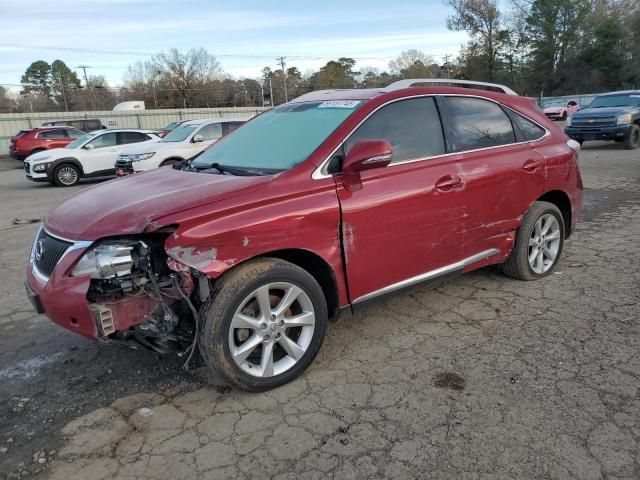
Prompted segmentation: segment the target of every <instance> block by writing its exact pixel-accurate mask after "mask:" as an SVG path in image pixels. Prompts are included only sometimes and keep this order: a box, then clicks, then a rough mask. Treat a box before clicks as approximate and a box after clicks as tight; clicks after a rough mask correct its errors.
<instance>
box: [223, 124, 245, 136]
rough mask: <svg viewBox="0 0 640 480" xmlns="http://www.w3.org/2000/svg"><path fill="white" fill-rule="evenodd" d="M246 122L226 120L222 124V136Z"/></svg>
mask: <svg viewBox="0 0 640 480" xmlns="http://www.w3.org/2000/svg"><path fill="white" fill-rule="evenodd" d="M243 123H244V122H225V123H223V124H222V136H223V137H224V136H226V135H229V134H230V133H231V132H233V131H234V130H235V129H236V128H238V127H239V126H240V125H242V124H243Z"/></svg>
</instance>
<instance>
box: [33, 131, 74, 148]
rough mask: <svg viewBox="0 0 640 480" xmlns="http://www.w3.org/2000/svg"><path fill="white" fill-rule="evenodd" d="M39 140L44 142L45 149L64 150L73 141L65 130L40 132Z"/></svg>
mask: <svg viewBox="0 0 640 480" xmlns="http://www.w3.org/2000/svg"><path fill="white" fill-rule="evenodd" d="M37 138H38V139H39V140H40V142H42V147H43V148H62V147H64V146H65V145H67V144H68V143H69V142H70V141H71V139H70V138H69V137H68V135H67V131H66V129H64V128H55V129H53V128H52V129H50V130H43V131H41V132H38V137H37Z"/></svg>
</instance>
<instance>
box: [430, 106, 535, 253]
mask: <svg viewBox="0 0 640 480" xmlns="http://www.w3.org/2000/svg"><path fill="white" fill-rule="evenodd" d="M439 105H440V106H441V111H442V115H443V123H444V126H445V128H444V130H445V136H446V141H447V148H448V151H450V152H456V153H459V154H460V155H459V159H458V164H459V168H460V176H461V178H462V181H463V182H464V205H465V212H466V216H465V243H464V246H463V255H464V256H470V255H475V254H477V253H478V252H483V251H488V250H500V251H504V250H505V249H506V248H509V246H510V236H512V235H513V232H514V231H515V230H516V229H517V228H518V226H519V225H520V221H521V219H522V215H524V213H525V212H526V211H527V210H528V209H529V206H530V205H531V203H532V202H533V201H535V200H536V199H537V198H538V197H539V196H540V195H542V193H543V192H544V180H545V177H544V159H543V157H542V156H541V155H540V154H539V153H537V152H536V151H535V150H534V149H533V148H532V146H531V144H530V143H529V142H528V141H527V139H526V138H523V134H522V132H521V131H520V129H519V127H517V125H516V126H515V127H514V122H513V121H512V119H511V117H510V116H509V114H508V113H507V110H505V109H503V108H502V107H501V106H500V105H499V104H498V103H495V102H492V101H490V100H487V99H483V98H477V97H468V96H447V97H440V98H439ZM509 112H510V113H512V114H513V115H514V116H515V115H517V114H515V112H511V111H509ZM518 117H519V118H521V119H522V120H524V121H526V122H528V123H529V124H530V126H532V127H533V128H537V129H538V131H539V132H541V133H540V135H544V134H545V133H546V131H545V130H544V129H542V128H541V127H539V126H538V125H536V124H534V123H533V122H530V121H529V120H526V119H524V117H521V116H520V115H518ZM514 118H515V117H514ZM540 135H539V136H540ZM496 254H497V252H496Z"/></svg>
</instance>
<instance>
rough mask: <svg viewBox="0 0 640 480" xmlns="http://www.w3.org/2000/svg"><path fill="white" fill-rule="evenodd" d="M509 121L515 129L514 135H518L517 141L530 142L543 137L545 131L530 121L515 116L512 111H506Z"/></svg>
mask: <svg viewBox="0 0 640 480" xmlns="http://www.w3.org/2000/svg"><path fill="white" fill-rule="evenodd" d="M508 112H509V116H510V117H511V120H513V124H514V125H515V127H516V133H517V134H518V137H522V138H518V141H521V142H524V141H532V140H539V139H540V138H542V137H544V135H545V134H546V133H547V131H546V130H545V129H544V128H542V127H541V126H540V125H537V124H535V123H533V122H532V121H531V120H529V119H527V118H524V117H523V116H522V115H519V114H517V113H516V112H514V111H512V110H508Z"/></svg>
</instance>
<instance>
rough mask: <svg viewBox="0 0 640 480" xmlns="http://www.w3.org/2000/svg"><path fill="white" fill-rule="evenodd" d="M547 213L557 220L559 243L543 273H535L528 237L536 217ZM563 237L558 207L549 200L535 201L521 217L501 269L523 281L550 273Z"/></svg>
mask: <svg viewBox="0 0 640 480" xmlns="http://www.w3.org/2000/svg"><path fill="white" fill-rule="evenodd" d="M547 214H551V215H553V216H554V217H555V218H556V220H557V221H558V225H559V227H560V244H559V248H558V252H557V254H556V257H555V260H554V262H553V264H552V265H551V267H550V268H549V269H548V270H546V271H545V272H544V273H536V272H534V271H533V269H532V268H531V265H530V264H529V239H530V238H531V235H532V233H533V231H534V228H535V225H536V222H537V221H538V219H540V218H541V217H542V216H543V215H547ZM564 238H565V225H564V219H563V217H562V213H560V210H559V209H558V207H556V206H555V205H554V204H553V203H549V202H535V203H534V204H533V205H532V206H531V208H530V209H529V211H528V212H527V213H526V215H525V216H524V218H523V219H522V224H521V225H520V228H519V229H518V233H517V235H516V242H515V245H514V247H513V250H512V252H511V255H510V256H509V258H508V259H507V261H506V262H504V263H503V264H502V270H503V271H504V273H505V275H507V276H508V277H511V278H515V279H517V280H525V281H529V280H538V279H539V278H543V277H546V276H547V275H550V274H551V273H552V272H553V270H554V269H555V268H556V265H557V264H558V261H559V260H560V257H561V255H562V249H563V247H564Z"/></svg>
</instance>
